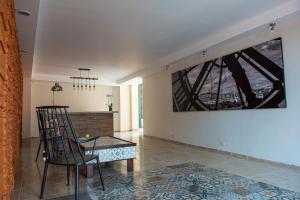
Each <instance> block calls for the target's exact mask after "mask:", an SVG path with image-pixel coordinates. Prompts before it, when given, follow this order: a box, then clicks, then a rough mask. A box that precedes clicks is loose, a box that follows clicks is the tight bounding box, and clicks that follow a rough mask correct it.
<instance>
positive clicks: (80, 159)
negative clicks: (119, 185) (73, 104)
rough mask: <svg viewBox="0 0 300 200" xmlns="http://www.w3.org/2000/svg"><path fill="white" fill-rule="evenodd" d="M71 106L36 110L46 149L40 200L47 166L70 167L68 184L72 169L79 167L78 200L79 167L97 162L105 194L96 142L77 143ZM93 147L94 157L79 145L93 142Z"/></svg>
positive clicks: (68, 169) (91, 139) (77, 185)
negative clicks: (70, 111) (70, 114)
mask: <svg viewBox="0 0 300 200" xmlns="http://www.w3.org/2000/svg"><path fill="white" fill-rule="evenodd" d="M67 108H68V106H42V107H37V116H38V121H39V123H40V126H41V133H42V134H41V136H42V141H43V145H44V153H43V157H44V160H45V168H44V175H43V181H42V186H41V193H40V198H41V199H42V198H43V195H44V190H45V184H46V177H47V171H48V165H49V164H53V165H64V166H66V167H67V178H68V184H69V179H70V166H75V167H76V177H75V199H76V200H77V199H78V195H79V170H80V166H82V165H86V164H87V163H88V162H89V161H92V160H96V161H97V166H98V172H99V175H100V180H101V184H102V188H103V190H104V189H105V188H104V182H103V178H102V173H101V167H100V163H99V157H98V155H94V148H95V143H96V139H97V138H90V139H87V140H84V141H82V140H81V141H80V142H79V140H78V138H77V136H76V134H75V131H74V128H73V125H72V122H71V119H70V117H69V114H68V112H67ZM93 141H94V147H93V149H92V154H91V155H84V154H83V153H82V150H81V147H80V143H85V142H93Z"/></svg>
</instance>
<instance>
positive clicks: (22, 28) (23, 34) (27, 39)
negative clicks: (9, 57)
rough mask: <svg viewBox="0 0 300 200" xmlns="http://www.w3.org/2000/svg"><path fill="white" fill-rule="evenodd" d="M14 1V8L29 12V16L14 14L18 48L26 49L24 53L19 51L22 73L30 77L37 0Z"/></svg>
mask: <svg viewBox="0 0 300 200" xmlns="http://www.w3.org/2000/svg"><path fill="white" fill-rule="evenodd" d="M14 3H15V8H16V9H20V10H28V11H30V12H31V16H29V17H25V16H22V15H18V14H17V15H16V22H17V31H18V37H19V44H20V50H24V51H27V52H26V53H21V60H22V67H23V73H24V75H25V76H27V77H30V76H31V74H32V63H33V54H34V41H35V34H36V25H37V18H38V7H39V0H26V1H25V0H15V1H14Z"/></svg>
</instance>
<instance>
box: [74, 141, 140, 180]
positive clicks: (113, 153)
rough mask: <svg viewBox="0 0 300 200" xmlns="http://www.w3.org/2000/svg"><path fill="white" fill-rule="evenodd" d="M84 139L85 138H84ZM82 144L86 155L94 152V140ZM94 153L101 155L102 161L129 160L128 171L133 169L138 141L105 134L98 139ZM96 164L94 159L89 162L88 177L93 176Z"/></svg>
mask: <svg viewBox="0 0 300 200" xmlns="http://www.w3.org/2000/svg"><path fill="white" fill-rule="evenodd" d="M80 139H81V138H79V141H80ZM82 139H83V140H84V138H82ZM80 145H81V147H82V149H83V150H84V153H85V155H91V154H92V149H93V145H94V141H92V142H87V143H82V144H80ZM94 155H98V156H99V161H100V163H108V162H112V161H118V160H127V171H133V159H135V157H136V143H133V142H130V141H126V140H122V139H120V138H116V137H112V136H103V137H100V138H98V139H97V140H96V144H95V150H94ZM94 164H96V161H94V160H93V161H90V162H88V163H87V173H86V174H87V177H91V176H93V165H94Z"/></svg>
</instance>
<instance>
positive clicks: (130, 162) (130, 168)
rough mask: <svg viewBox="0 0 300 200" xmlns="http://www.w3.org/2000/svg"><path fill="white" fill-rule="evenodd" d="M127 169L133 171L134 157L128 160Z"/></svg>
mask: <svg viewBox="0 0 300 200" xmlns="http://www.w3.org/2000/svg"><path fill="white" fill-rule="evenodd" d="M127 171H128V172H132V171H133V159H128V160H127Z"/></svg>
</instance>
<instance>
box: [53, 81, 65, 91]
mask: <svg viewBox="0 0 300 200" xmlns="http://www.w3.org/2000/svg"><path fill="white" fill-rule="evenodd" d="M51 91H53V92H60V91H63V88H62V86H61V85H59V83H55V84H54V86H52V88H51Z"/></svg>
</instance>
